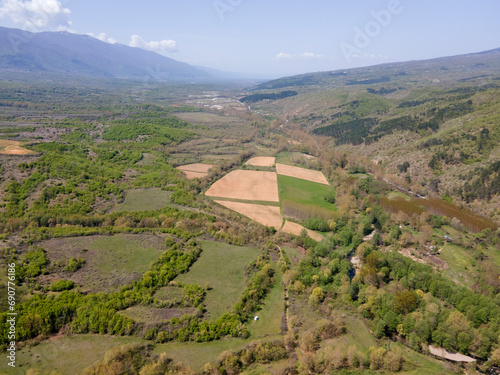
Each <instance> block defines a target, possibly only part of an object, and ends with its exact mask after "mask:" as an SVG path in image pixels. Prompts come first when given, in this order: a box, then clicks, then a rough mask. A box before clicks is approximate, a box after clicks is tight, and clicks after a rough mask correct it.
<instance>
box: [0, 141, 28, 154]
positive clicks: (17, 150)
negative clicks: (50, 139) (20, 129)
mask: <svg viewBox="0 0 500 375" xmlns="http://www.w3.org/2000/svg"><path fill="white" fill-rule="evenodd" d="M21 146H22V143H21V142H19V141H5V140H0V154H3V155H36V154H37V153H36V152H35V151H31V150H28V149H26V148H24V147H21Z"/></svg>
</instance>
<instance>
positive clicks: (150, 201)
mask: <svg viewBox="0 0 500 375" xmlns="http://www.w3.org/2000/svg"><path fill="white" fill-rule="evenodd" d="M171 196H172V192H171V191H166V190H161V189H159V188H150V189H131V190H127V191H126V192H125V199H124V201H123V203H120V204H119V205H118V207H116V209H115V211H151V210H160V209H162V208H163V207H165V206H167V205H168V204H169V203H170V197H171Z"/></svg>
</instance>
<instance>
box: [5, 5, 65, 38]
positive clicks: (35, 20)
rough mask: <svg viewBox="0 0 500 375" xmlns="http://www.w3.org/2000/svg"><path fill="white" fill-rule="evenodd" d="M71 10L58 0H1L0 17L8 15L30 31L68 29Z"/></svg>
mask: <svg viewBox="0 0 500 375" xmlns="http://www.w3.org/2000/svg"><path fill="white" fill-rule="evenodd" d="M70 16H71V10H69V9H68V8H64V7H63V5H62V4H61V3H60V2H59V1H58V0H31V1H22V0H1V2H0V19H1V18H5V17H9V18H10V19H11V20H12V21H13V22H14V23H16V24H18V25H20V27H22V28H24V29H26V30H30V31H34V32H37V31H42V30H66V31H70V28H71V21H70V20H69V17H70Z"/></svg>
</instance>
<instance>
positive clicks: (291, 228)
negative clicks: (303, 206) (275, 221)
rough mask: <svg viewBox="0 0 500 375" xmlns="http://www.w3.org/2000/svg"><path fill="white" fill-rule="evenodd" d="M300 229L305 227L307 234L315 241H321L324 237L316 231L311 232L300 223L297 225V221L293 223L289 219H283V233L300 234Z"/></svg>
mask: <svg viewBox="0 0 500 375" xmlns="http://www.w3.org/2000/svg"><path fill="white" fill-rule="evenodd" d="M302 229H305V230H306V232H307V235H308V236H309V237H311V238H312V239H313V240H316V241H321V240H322V239H323V238H324V237H323V236H322V235H321V234H319V233H316V232H313V231H312V230H309V229H307V228H304V227H303V226H302V225H299V224H297V223H293V222H291V221H288V220H287V221H285V225H283V228H281V231H282V232H285V233H290V234H295V235H296V236H300V232H301V231H302Z"/></svg>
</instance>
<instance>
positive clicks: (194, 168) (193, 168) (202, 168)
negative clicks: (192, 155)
mask: <svg viewBox="0 0 500 375" xmlns="http://www.w3.org/2000/svg"><path fill="white" fill-rule="evenodd" d="M213 167H214V165H213V164H201V163H195V164H187V165H181V166H180V167H177V169H180V170H181V171H190V172H202V173H207V172H208V170H209V169H210V168H213Z"/></svg>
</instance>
